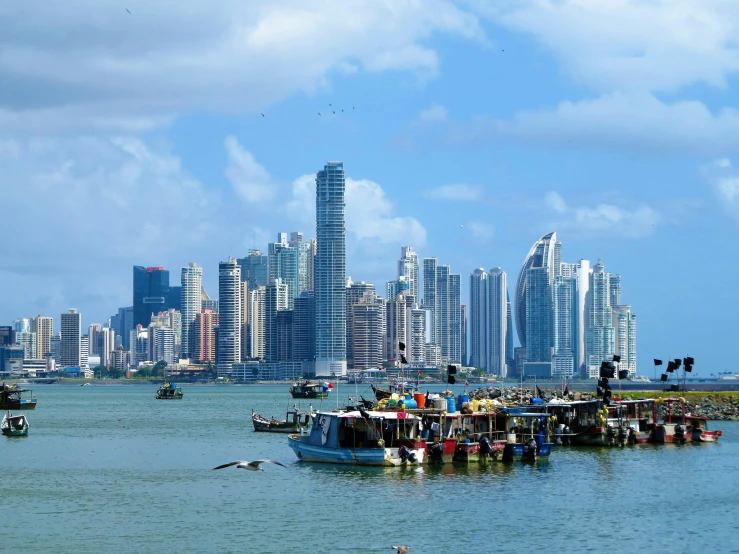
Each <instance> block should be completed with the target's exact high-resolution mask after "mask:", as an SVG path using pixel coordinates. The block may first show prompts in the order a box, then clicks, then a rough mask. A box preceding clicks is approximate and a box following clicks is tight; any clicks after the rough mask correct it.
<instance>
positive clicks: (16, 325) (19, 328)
mask: <svg viewBox="0 0 739 554" xmlns="http://www.w3.org/2000/svg"><path fill="white" fill-rule="evenodd" d="M13 331H15V332H16V333H29V332H31V322H30V321H29V320H28V318H25V317H22V318H20V319H16V320H15V321H14V322H13Z"/></svg>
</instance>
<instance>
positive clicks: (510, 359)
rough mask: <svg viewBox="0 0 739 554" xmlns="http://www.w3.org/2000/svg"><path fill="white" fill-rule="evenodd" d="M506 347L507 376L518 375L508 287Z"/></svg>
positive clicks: (506, 294)
mask: <svg viewBox="0 0 739 554" xmlns="http://www.w3.org/2000/svg"><path fill="white" fill-rule="evenodd" d="M505 296H506V313H507V315H506V343H505V344H506V346H505V363H506V376H508V377H510V376H512V375H517V374H518V373H517V369H516V357H515V356H516V354H515V350H514V349H513V307H512V306H511V297H510V295H509V294H508V289H507V285H506V293H505Z"/></svg>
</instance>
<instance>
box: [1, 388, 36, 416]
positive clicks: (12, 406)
mask: <svg viewBox="0 0 739 554" xmlns="http://www.w3.org/2000/svg"><path fill="white" fill-rule="evenodd" d="M25 392H27V393H29V396H30V398H23V393H25ZM35 407H36V399H35V398H34V397H33V392H32V391H30V390H28V389H22V388H20V387H19V386H18V385H6V384H5V383H3V384H2V385H0V409H1V410H33V409H34V408H35Z"/></svg>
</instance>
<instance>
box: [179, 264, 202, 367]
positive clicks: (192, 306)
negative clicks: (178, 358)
mask: <svg viewBox="0 0 739 554" xmlns="http://www.w3.org/2000/svg"><path fill="white" fill-rule="evenodd" d="M180 279H181V283H182V289H181V292H182V300H181V302H180V304H181V310H180V311H181V312H182V347H181V350H182V352H181V354H182V357H183V358H189V357H190V353H191V352H194V351H195V333H194V326H195V317H196V316H197V315H198V314H199V313H200V312H201V310H202V305H203V297H202V290H203V269H202V268H201V267H200V266H199V265H198V264H194V263H189V264H187V267H183V268H182V273H181V276H180Z"/></svg>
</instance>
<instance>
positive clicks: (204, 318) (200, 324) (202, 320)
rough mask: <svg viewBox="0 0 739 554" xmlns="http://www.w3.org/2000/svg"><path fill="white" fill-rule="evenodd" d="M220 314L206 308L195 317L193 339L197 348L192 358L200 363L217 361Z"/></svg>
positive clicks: (194, 349)
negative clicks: (217, 334)
mask: <svg viewBox="0 0 739 554" xmlns="http://www.w3.org/2000/svg"><path fill="white" fill-rule="evenodd" d="M217 326H218V314H217V313H216V312H214V311H213V310H211V309H209V308H205V309H204V310H203V311H202V312H201V313H199V314H197V315H196V316H195V323H194V325H193V333H192V335H193V339H194V343H195V346H194V348H193V351H192V353H191V354H190V356H191V357H192V358H194V359H195V360H197V361H199V362H215V361H216V342H215V341H216V331H215V329H216V327H217Z"/></svg>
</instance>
